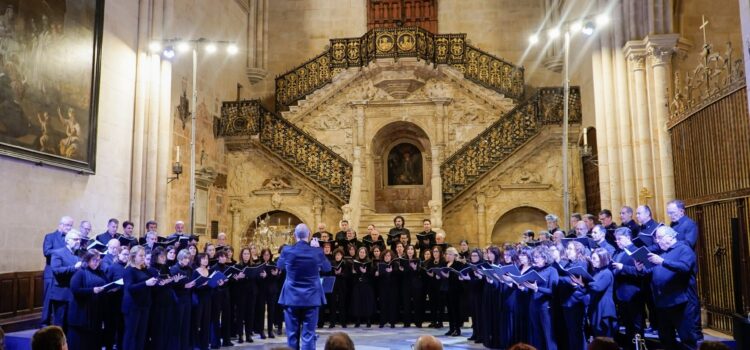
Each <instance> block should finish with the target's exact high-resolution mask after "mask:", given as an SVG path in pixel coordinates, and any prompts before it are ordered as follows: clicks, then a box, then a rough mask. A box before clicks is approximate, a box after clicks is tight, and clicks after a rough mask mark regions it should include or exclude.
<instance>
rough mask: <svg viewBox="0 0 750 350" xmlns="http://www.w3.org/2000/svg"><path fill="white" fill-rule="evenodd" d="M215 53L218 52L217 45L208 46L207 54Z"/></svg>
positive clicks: (210, 44)
mask: <svg viewBox="0 0 750 350" xmlns="http://www.w3.org/2000/svg"><path fill="white" fill-rule="evenodd" d="M214 52H216V44H214V43H208V44H206V53H214Z"/></svg>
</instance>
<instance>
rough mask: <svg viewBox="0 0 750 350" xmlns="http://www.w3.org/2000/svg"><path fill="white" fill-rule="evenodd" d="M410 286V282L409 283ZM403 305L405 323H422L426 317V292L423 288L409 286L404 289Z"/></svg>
mask: <svg viewBox="0 0 750 350" xmlns="http://www.w3.org/2000/svg"><path fill="white" fill-rule="evenodd" d="M407 286H408V284H407ZM401 295H402V297H403V300H402V301H401V305H402V307H403V313H404V324H405V325H408V324H410V323H414V324H422V322H423V319H424V293H423V292H422V288H421V287H419V288H415V287H414V286H413V285H412V286H411V288H407V289H406V290H403V291H402V294H401Z"/></svg>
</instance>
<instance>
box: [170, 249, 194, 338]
mask: <svg viewBox="0 0 750 350" xmlns="http://www.w3.org/2000/svg"><path fill="white" fill-rule="evenodd" d="M191 262H192V259H191V258H190V253H189V252H188V251H187V250H186V249H183V250H180V252H179V253H177V264H176V265H174V266H172V267H171V268H170V269H169V275H170V276H173V277H176V278H174V280H175V282H174V283H173V284H172V288H173V289H174V293H175V300H176V303H175V307H174V312H173V313H172V315H171V316H172V317H174V320H172V321H171V322H172V328H171V331H170V334H169V342H168V349H170V350H189V349H192V347H191V344H190V325H191V323H190V316H191V315H190V309H191V307H192V304H193V292H192V288H193V287H194V286H195V282H193V281H191V277H192V276H193V268H192V266H191Z"/></svg>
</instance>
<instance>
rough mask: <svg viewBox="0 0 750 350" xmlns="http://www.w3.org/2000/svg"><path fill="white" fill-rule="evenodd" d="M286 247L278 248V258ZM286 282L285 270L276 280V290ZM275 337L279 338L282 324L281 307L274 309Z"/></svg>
mask: <svg viewBox="0 0 750 350" xmlns="http://www.w3.org/2000/svg"><path fill="white" fill-rule="evenodd" d="M285 247H286V244H282V245H281V246H279V250H278V251H277V254H278V256H281V252H282V251H283V250H284V248H285ZM285 280H286V270H281V274H280V275H279V277H278V278H277V279H276V283H277V284H278V290H279V291H281V288H283V287H284V281H285ZM275 319H276V335H277V336H281V328H282V326H283V324H284V308H282V307H278V306H277V307H276V317H275Z"/></svg>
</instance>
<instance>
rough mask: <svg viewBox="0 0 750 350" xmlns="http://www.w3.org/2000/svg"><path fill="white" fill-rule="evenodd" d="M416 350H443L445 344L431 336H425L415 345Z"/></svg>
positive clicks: (418, 339)
mask: <svg viewBox="0 0 750 350" xmlns="http://www.w3.org/2000/svg"><path fill="white" fill-rule="evenodd" d="M413 349H414V350H443V343H441V342H440V340H438V338H435V337H433V336H431V335H423V336H421V337H419V338H417V342H416V343H414V348H413Z"/></svg>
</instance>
